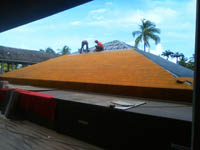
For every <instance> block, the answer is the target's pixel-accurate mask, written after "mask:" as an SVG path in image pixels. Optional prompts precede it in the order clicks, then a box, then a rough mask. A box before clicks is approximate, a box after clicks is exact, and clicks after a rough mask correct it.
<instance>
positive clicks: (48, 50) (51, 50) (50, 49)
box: [45, 47, 56, 54]
mask: <svg viewBox="0 0 200 150" xmlns="http://www.w3.org/2000/svg"><path fill="white" fill-rule="evenodd" d="M45 52H46V53H49V54H56V52H55V51H54V50H53V49H52V48H50V47H48V48H47V49H46V50H45Z"/></svg>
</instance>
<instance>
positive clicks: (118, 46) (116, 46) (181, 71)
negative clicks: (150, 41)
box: [104, 40, 194, 77]
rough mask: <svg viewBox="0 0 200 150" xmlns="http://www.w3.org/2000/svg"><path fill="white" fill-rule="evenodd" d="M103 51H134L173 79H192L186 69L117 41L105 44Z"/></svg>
mask: <svg viewBox="0 0 200 150" xmlns="http://www.w3.org/2000/svg"><path fill="white" fill-rule="evenodd" d="M104 47H105V50H123V49H135V50H136V51H137V52H139V53H140V54H142V55H144V56H145V57H147V58H148V59H149V60H151V61H153V62H154V63H156V64H158V65H159V66H160V67H162V68H164V69H165V70H166V71H168V72H170V73H171V74H173V75H174V76H175V77H193V76H194V72H193V70H190V69H188V68H185V67H183V66H181V65H179V64H175V63H173V62H171V61H168V60H166V59H164V58H162V57H160V56H157V55H154V54H152V53H149V52H144V51H143V50H140V49H138V48H136V47H134V46H131V45H129V44H126V43H125V42H121V41H118V40H114V41H112V42H107V43H105V44H104Z"/></svg>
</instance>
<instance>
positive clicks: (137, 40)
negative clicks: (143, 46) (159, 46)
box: [135, 34, 142, 47]
mask: <svg viewBox="0 0 200 150" xmlns="http://www.w3.org/2000/svg"><path fill="white" fill-rule="evenodd" d="M141 41H142V34H141V35H139V36H138V37H137V38H136V39H135V47H138V45H139V43H140V42H141Z"/></svg>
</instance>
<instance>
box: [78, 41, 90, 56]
mask: <svg viewBox="0 0 200 150" xmlns="http://www.w3.org/2000/svg"><path fill="white" fill-rule="evenodd" d="M84 46H86V50H85V51H86V53H88V52H89V51H88V41H87V40H83V41H82V43H81V49H80V54H81V53H82V52H83V51H84Z"/></svg>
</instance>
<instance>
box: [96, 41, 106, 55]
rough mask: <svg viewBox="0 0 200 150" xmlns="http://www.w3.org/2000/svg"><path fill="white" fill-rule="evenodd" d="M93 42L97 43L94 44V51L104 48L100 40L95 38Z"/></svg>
mask: <svg viewBox="0 0 200 150" xmlns="http://www.w3.org/2000/svg"><path fill="white" fill-rule="evenodd" d="M94 42H95V43H97V45H96V46H95V47H96V49H95V51H97V52H99V51H103V50H104V45H103V44H102V43H101V42H99V41H98V40H95V41H94Z"/></svg>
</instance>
